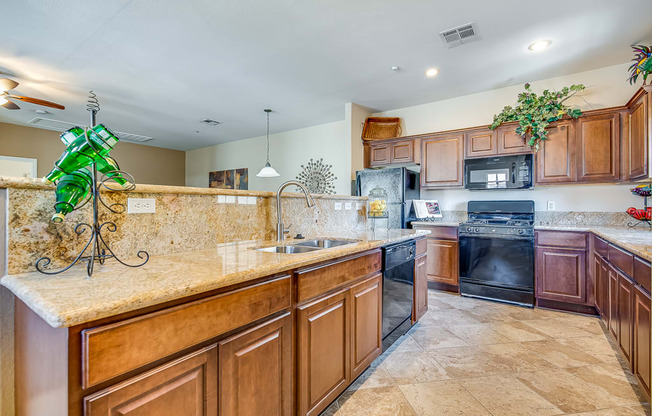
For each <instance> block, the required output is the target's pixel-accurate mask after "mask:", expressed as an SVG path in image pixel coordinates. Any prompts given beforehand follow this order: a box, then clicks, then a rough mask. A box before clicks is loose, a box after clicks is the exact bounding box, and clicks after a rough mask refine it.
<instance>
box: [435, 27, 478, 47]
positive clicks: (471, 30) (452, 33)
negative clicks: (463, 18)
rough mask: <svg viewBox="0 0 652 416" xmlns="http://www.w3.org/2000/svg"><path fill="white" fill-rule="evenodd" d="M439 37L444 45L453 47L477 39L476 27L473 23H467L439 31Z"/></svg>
mask: <svg viewBox="0 0 652 416" xmlns="http://www.w3.org/2000/svg"><path fill="white" fill-rule="evenodd" d="M439 37H440V38H441V41H442V43H443V44H444V46H446V47H447V48H453V47H455V46H460V45H462V44H464V43H468V42H471V41H474V40H476V39H478V28H477V26H476V24H475V23H467V24H465V25H462V26H457V27H454V28H452V29H448V30H444V31H443V32H439Z"/></svg>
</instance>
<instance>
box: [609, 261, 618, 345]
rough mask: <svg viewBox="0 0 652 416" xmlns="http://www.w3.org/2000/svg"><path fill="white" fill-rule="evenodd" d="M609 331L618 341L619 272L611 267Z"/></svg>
mask: <svg viewBox="0 0 652 416" xmlns="http://www.w3.org/2000/svg"><path fill="white" fill-rule="evenodd" d="M608 273H609V322H608V323H609V325H608V327H609V331H610V332H611V334H612V335H613V336H614V338H616V340H617V339H618V272H617V271H616V269H615V268H614V267H613V266H611V265H609V269H608Z"/></svg>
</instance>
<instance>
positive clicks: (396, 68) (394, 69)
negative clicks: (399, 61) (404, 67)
mask: <svg viewBox="0 0 652 416" xmlns="http://www.w3.org/2000/svg"><path fill="white" fill-rule="evenodd" d="M399 69H401V68H400V67H398V66H397V65H394V66H393V67H392V71H398V70H399Z"/></svg>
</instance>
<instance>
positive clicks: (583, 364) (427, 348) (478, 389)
mask: <svg viewBox="0 0 652 416" xmlns="http://www.w3.org/2000/svg"><path fill="white" fill-rule="evenodd" d="M623 362H624V358H623V357H622V355H621V354H620V352H619V351H618V350H617V346H616V345H612V344H611V343H610V340H609V338H608V337H607V336H606V334H605V329H604V328H603V326H602V324H601V323H600V320H599V319H597V318H592V317H587V316H581V315H575V314H570V313H564V312H555V311H548V310H543V309H527V308H521V307H517V306H510V305H504V304H500V303H495V302H489V301H483V300H476V299H470V298H463V297H460V296H457V295H451V294H447V293H442V292H437V291H432V290H431V291H430V292H429V311H428V313H427V314H426V316H424V317H423V319H422V320H421V321H420V322H419V323H418V324H417V325H415V326H414V327H413V328H412V329H411V330H410V332H408V334H407V335H405V336H404V337H402V338H401V339H400V340H399V341H397V342H396V343H395V344H394V345H393V346H392V347H391V348H390V349H389V350H388V351H386V352H385V353H384V354H383V355H382V356H380V357H379V358H378V359H377V360H376V361H374V363H373V364H372V366H371V368H369V369H368V370H367V371H366V372H365V373H363V374H362V376H360V378H359V379H358V380H356V381H355V382H354V383H353V385H351V387H349V389H348V390H347V391H346V392H344V393H343V394H342V396H340V398H339V399H337V400H336V401H335V402H334V403H333V404H332V405H331V406H330V407H329V408H328V409H326V411H324V413H322V416H335V415H336V416H362V415H365V416H367V415H368V416H384V415H388V416H389V415H401V416H402V415H419V416H426V415H428V416H439V415H459V416H466V415H472V416H482V415H493V416H516V415H524V416H525V415H527V416H534V415H571V414H572V415H583V416H616V415H623V416H630V415H631V416H637V415H650V405H649V403H647V398H646V396H645V395H644V394H642V393H641V391H640V390H639V387H638V385H637V383H636V379H635V378H634V375H633V374H632V373H631V372H630V371H629V370H628V369H627V364H623Z"/></svg>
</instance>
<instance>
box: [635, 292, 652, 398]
mask: <svg viewBox="0 0 652 416" xmlns="http://www.w3.org/2000/svg"><path fill="white" fill-rule="evenodd" d="M650 325H652V314H651V313H650V294H649V293H648V292H646V291H645V290H644V289H642V288H641V287H640V286H636V287H635V289H634V355H633V358H634V359H633V365H634V374H636V377H637V378H638V380H639V383H641V385H642V386H643V388H645V390H646V391H647V394H648V395H649V394H650V349H651V348H652V346H651V345H650Z"/></svg>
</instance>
